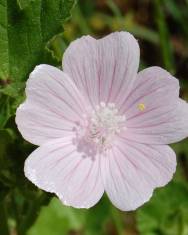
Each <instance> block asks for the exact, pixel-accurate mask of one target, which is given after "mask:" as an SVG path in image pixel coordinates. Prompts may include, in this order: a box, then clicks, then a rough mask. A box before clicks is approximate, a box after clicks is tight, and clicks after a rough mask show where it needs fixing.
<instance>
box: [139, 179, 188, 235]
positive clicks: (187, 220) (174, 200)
mask: <svg viewBox="0 0 188 235" xmlns="http://www.w3.org/2000/svg"><path fill="white" fill-rule="evenodd" d="M187 198H188V188H187V187H186V186H185V185H184V184H180V183H175V182H171V183H170V184H169V185H168V186H166V187H165V188H163V189H158V190H157V191H156V192H155V194H154V196H153V197H152V199H151V201H150V202H149V203H147V204H146V205H145V206H143V207H142V208H141V209H139V210H138V212H137V223H138V230H139V232H140V234H141V235H158V234H163V235H177V234H178V235H186V234H187V232H188V200H187Z"/></svg>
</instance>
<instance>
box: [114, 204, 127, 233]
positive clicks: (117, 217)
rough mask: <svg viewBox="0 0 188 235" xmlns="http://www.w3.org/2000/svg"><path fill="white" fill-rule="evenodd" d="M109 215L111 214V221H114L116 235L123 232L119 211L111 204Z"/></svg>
mask: <svg viewBox="0 0 188 235" xmlns="http://www.w3.org/2000/svg"><path fill="white" fill-rule="evenodd" d="M111 215H112V219H113V222H114V224H115V227H116V230H117V234H118V235H123V234H125V231H124V226H123V222H122V218H121V215H120V212H119V211H118V209H116V208H115V207H114V206H113V205H112V206H111Z"/></svg>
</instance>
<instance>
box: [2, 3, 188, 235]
mask: <svg viewBox="0 0 188 235" xmlns="http://www.w3.org/2000/svg"><path fill="white" fill-rule="evenodd" d="M70 12H71V15H72V16H71V17H70ZM187 25H188V1H187V0H96V1H93V0H80V1H78V2H77V3H76V1H74V0H53V1H50V0H0V235H9V234H11V235H26V234H27V235H188V141H187V140H184V141H182V142H181V143H178V144H174V145H173V146H172V147H173V148H174V150H175V151H176V153H177V160H178V167H177V172H176V175H175V176H174V179H173V181H172V182H171V183H169V184H168V186H166V187H164V188H160V189H157V190H155V193H154V196H153V197H152V199H151V201H150V202H148V203H146V204H145V205H144V206H142V207H141V208H139V209H138V210H137V211H135V212H126V213H125V212H120V211H119V210H117V209H116V208H115V207H113V206H112V205H111V203H110V202H109V200H108V199H107V197H106V196H104V197H103V198H102V200H101V201H100V202H99V203H98V204H97V205H96V206H95V207H93V208H91V209H89V210H84V209H81V210H78V209H73V208H70V207H66V206H63V205H62V204H61V203H60V201H59V200H58V199H57V198H56V197H54V195H52V194H48V193H45V192H42V191H41V190H39V189H37V188H36V187H35V186H34V185H32V184H31V183H30V182H29V181H28V180H27V179H26V178H25V177H24V174H23V165H24V161H25V159H26V157H27V156H28V155H29V154H30V153H31V152H32V151H33V149H34V148H35V146H32V145H31V144H29V143H28V142H26V141H24V140H23V138H22V137H21V136H20V134H19V132H18V130H17V128H16V125H15V121H14V119H15V110H16V108H17V107H18V105H19V104H20V103H21V102H22V101H23V100H24V87H25V81H26V80H27V78H28V74H29V73H30V72H31V71H32V69H33V68H34V66H35V65H37V64H40V63H49V64H53V65H55V66H58V67H60V66H61V61H62V57H63V53H64V51H65V49H66V48H67V46H68V45H69V43H70V42H71V41H72V40H75V39H76V38H78V37H80V36H82V35H84V34H90V35H93V36H95V37H96V38H100V37H102V36H104V35H106V34H108V33H110V32H113V31H120V30H125V31H129V32H131V33H133V34H134V36H135V37H136V38H137V39H138V41H139V44H140V47H141V63H140V69H143V68H145V67H147V66H152V65H158V66H162V67H163V68H165V69H167V70H168V71H170V72H171V73H172V74H174V75H175V76H176V77H177V78H179V80H180V84H181V97H182V98H184V99H185V100H187V101H188V79H187V76H188V26H187Z"/></svg>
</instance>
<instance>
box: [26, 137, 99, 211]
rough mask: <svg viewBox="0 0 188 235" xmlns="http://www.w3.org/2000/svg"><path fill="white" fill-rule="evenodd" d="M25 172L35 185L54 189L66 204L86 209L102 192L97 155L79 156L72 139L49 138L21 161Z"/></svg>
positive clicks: (50, 190) (47, 189)
mask: <svg viewBox="0 0 188 235" xmlns="http://www.w3.org/2000/svg"><path fill="white" fill-rule="evenodd" d="M24 170H25V175H26V177H27V178H28V179H29V180H30V181H32V182H33V183H34V184H35V185H37V186H38V187H39V188H41V189H43V190H45V191H48V192H54V193H55V194H57V195H58V197H59V198H60V199H61V200H62V202H63V203H64V204H66V205H69V206H73V207H76V208H89V207H91V206H93V205H95V204H96V203H97V202H98V201H99V200H100V198H101V197H102V195H103V192H104V187H103V185H102V180H101V176H100V166H99V158H98V157H97V156H96V158H95V159H93V158H91V157H87V156H83V153H82V152H78V151H77V148H76V146H75V145H74V144H73V143H72V138H70V137H68V138H61V139H56V140H52V141H49V142H48V143H46V144H44V145H42V146H40V147H39V148H38V149H36V150H35V151H34V152H33V153H32V154H31V155H30V156H29V157H28V158H27V160H26V162H25V169H24Z"/></svg>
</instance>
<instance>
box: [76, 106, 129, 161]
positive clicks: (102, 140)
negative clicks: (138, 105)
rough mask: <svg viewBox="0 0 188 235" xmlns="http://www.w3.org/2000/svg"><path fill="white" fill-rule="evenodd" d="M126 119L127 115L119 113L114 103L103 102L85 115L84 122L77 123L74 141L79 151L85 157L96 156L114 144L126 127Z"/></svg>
mask: <svg viewBox="0 0 188 235" xmlns="http://www.w3.org/2000/svg"><path fill="white" fill-rule="evenodd" d="M125 121H126V118H125V116H124V115H119V113H118V110H117V108H116V107H115V104H114V103H107V104H105V103H104V102H101V103H100V105H97V106H96V108H95V110H94V111H92V113H91V114H90V115H88V116H87V115H86V116H84V119H83V122H82V123H79V122H78V123H76V126H75V127H74V128H73V131H74V132H75V134H76V138H74V139H73V143H74V144H76V145H77V150H78V151H79V152H83V153H84V155H83V157H86V156H88V157H92V158H94V157H95V155H96V154H97V153H98V152H100V153H101V152H104V151H105V150H106V149H108V148H110V147H111V146H112V142H113V141H114V139H115V137H116V135H117V134H118V133H120V132H121V130H124V129H126V127H125Z"/></svg>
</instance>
